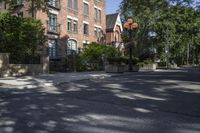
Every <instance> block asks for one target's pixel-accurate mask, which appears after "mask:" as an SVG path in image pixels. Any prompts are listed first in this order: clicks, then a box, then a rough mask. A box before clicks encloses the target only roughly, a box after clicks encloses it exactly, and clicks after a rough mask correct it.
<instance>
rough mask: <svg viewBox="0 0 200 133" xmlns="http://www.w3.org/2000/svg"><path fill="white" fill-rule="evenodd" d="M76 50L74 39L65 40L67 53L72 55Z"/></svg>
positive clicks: (76, 45)
mask: <svg viewBox="0 0 200 133" xmlns="http://www.w3.org/2000/svg"><path fill="white" fill-rule="evenodd" d="M77 52H78V43H77V41H76V40H74V39H69V40H68V41H67V55H72V54H73V53H77Z"/></svg>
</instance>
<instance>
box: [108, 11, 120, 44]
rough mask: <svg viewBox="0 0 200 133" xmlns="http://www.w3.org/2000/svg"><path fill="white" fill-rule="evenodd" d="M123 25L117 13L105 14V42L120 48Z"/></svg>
mask: <svg viewBox="0 0 200 133" xmlns="http://www.w3.org/2000/svg"><path fill="white" fill-rule="evenodd" d="M122 32H123V26H122V22H121V19H120V15H119V13H114V14H108V15H106V43H107V44H111V45H115V46H116V47H120V48H122V47H123V46H122V45H123V43H122V36H121V34H122Z"/></svg>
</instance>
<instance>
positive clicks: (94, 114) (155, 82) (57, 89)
mask: <svg viewBox="0 0 200 133" xmlns="http://www.w3.org/2000/svg"><path fill="white" fill-rule="evenodd" d="M82 74H83V75H85V76H83V75H82V76H81V75H80V74H79V73H77V74H74V73H72V74H71V76H74V79H75V80H73V81H72V80H71V79H67V78H66V75H67V74H56V75H60V76H59V77H60V78H58V76H56V77H57V78H55V74H53V75H52V77H50V76H49V75H42V76H34V78H33V77H31V78H30V77H29V78H30V81H29V80H28V79H27V78H28V77H20V80H19V79H18V80H19V83H18V84H19V85H18V86H15V85H12V86H6V85H2V86H0V89H2V90H5V91H0V133H199V132H200V114H199V112H200V73H199V72H195V71H188V70H177V71H175V70H157V71H156V72H137V73H125V74H105V73H104V74H105V75H104V74H103V75H101V74H102V73H101V72H98V73H95V74H94V73H82ZM61 75H63V76H61ZM68 75H70V74H68ZM86 75H87V76H86ZM98 76H99V77H98ZM42 77H43V78H42ZM62 77H63V78H62ZM78 77H79V78H78ZM83 77H84V78H83ZM69 78H70V77H69ZM35 79H37V80H35ZM2 80H3V79H1V82H3V81H2ZM4 80H7V79H4ZM21 80H22V81H24V80H25V81H26V82H25V81H24V82H25V83H24V87H22V88H20V82H22V81H21ZM38 80H39V81H38ZM13 81H15V80H14V79H13ZM31 81H34V83H35V87H34V88H28V85H29V84H26V83H27V82H29V83H30V82H31ZM46 81H48V82H50V83H54V84H50V85H45V84H44V83H45V82H46ZM64 81H68V82H64ZM1 82H0V83H1ZM16 82H17V81H16ZM8 83H9V82H8ZM10 83H11V82H10ZM22 83H23V82H22ZM37 83H38V84H39V85H38V84H37ZM40 83H42V85H40ZM16 84H17V83H16Z"/></svg>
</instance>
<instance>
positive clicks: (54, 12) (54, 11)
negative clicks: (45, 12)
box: [49, 9, 59, 15]
mask: <svg viewBox="0 0 200 133" xmlns="http://www.w3.org/2000/svg"><path fill="white" fill-rule="evenodd" d="M49 13H52V14H55V15H58V14H59V12H58V11H56V10H53V9H50V10H49Z"/></svg>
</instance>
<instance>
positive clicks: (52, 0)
mask: <svg viewBox="0 0 200 133" xmlns="http://www.w3.org/2000/svg"><path fill="white" fill-rule="evenodd" d="M48 5H49V6H50V7H52V8H55V9H58V10H60V0H49V3H48Z"/></svg>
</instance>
